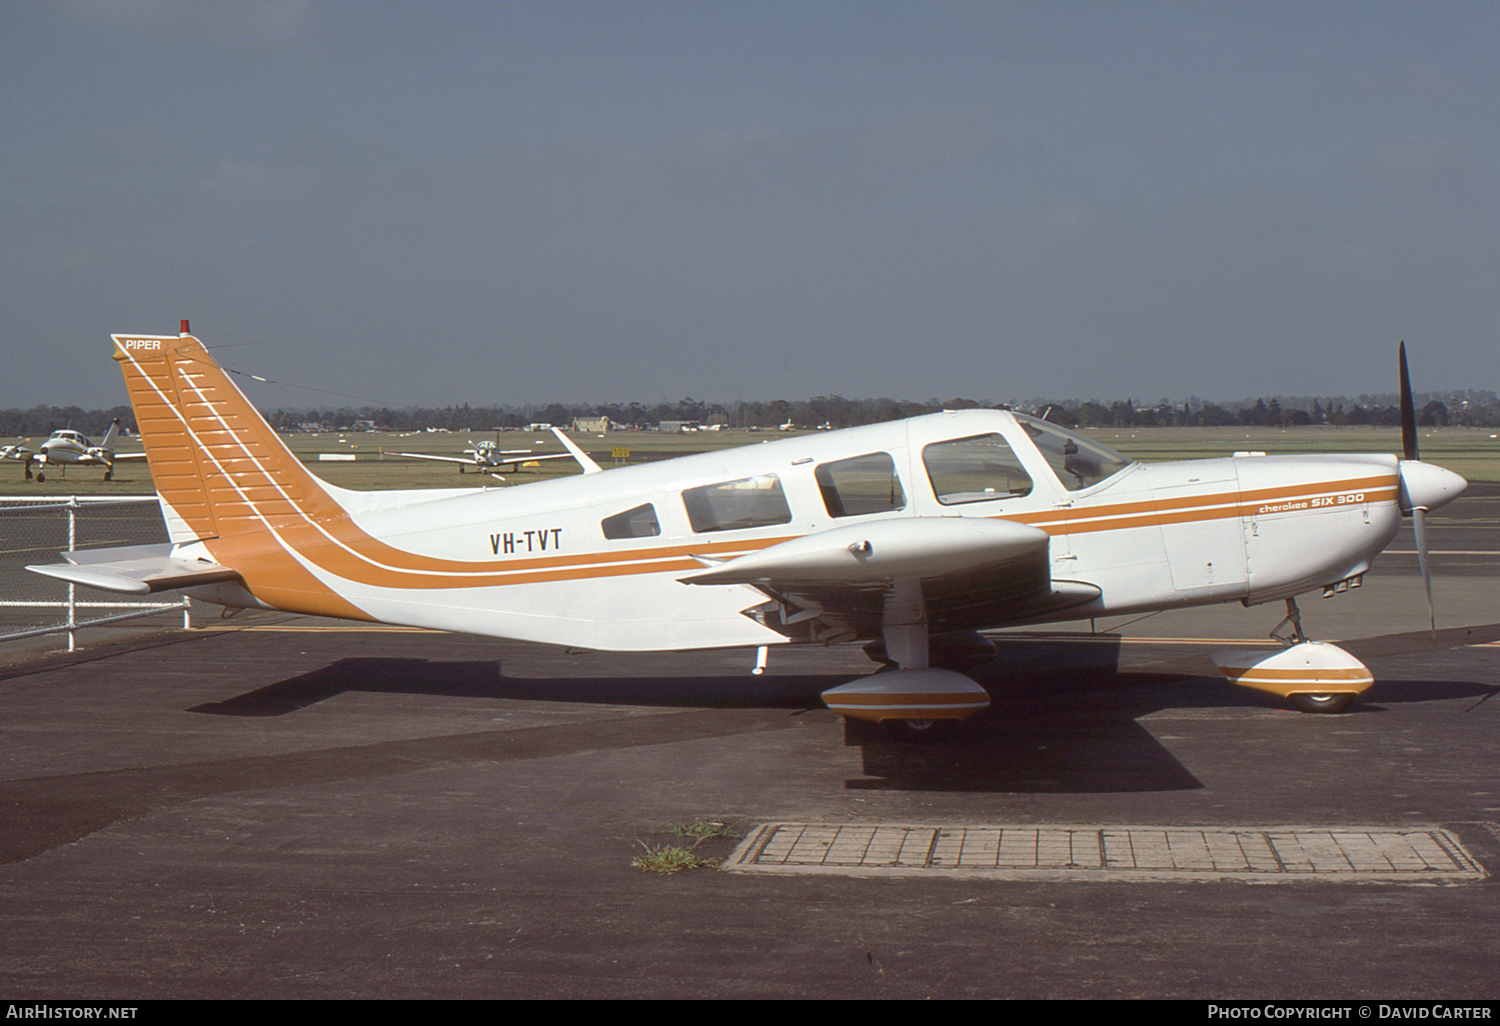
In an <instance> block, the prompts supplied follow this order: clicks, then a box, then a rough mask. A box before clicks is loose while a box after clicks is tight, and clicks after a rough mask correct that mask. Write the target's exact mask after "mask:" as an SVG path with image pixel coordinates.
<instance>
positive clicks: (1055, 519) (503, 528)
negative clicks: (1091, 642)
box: [168, 410, 1401, 650]
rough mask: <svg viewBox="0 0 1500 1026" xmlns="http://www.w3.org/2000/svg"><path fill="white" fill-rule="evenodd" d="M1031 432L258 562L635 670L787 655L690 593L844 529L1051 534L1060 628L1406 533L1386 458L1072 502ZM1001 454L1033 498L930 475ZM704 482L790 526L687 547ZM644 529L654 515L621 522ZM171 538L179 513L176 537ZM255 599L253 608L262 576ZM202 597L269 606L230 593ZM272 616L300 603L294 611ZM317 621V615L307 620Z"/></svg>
mask: <svg viewBox="0 0 1500 1026" xmlns="http://www.w3.org/2000/svg"><path fill="white" fill-rule="evenodd" d="M1037 424H1038V422H1035V421H1029V420H1024V419H1018V418H1017V417H1015V416H1013V415H1011V414H1009V413H1006V412H1002V411H978V410H976V411H962V412H954V413H941V414H933V415H930V416H926V417H919V418H915V419H913V420H908V421H901V422H893V423H888V424H878V425H871V426H868V427H861V428H852V429H848V430H845V431H839V432H829V433H819V434H809V435H804V436H800V437H796V438H789V439H782V440H778V441H774V442H767V443H762V444H759V445H747V446H743V447H740V448H735V449H729V450H724V451H720V452H715V453H705V454H701V455H696V456H690V457H685V458H680V459H675V460H668V461H662V462H660V463H649V464H643V465H637V466H632V467H625V468H618V469H614V470H610V471H608V472H607V473H604V474H593V475H588V476H579V477H571V478H564V479H561V480H555V481H545V482H538V483H534V484H528V485H525V486H521V487H514V488H505V489H491V490H476V491H464V492H461V493H451V492H450V493H441V494H438V495H435V496H434V495H433V494H432V493H421V492H408V493H402V494H401V495H399V496H395V497H392V495H391V494H390V493H356V492H347V491H343V490H339V489H333V488H330V489H329V492H330V494H332V495H333V496H334V497H335V498H336V499H337V501H338V502H339V503H340V504H342V505H343V506H344V508H345V509H346V510H348V511H349V516H350V520H351V521H352V525H353V528H355V529H357V533H358V534H359V535H363V536H367V537H368V538H370V539H378V540H379V542H380V543H383V546H388V547H390V549H389V550H385V551H384V554H382V551H377V550H375V549H372V548H369V547H365V546H362V545H361V544H358V543H356V542H351V541H350V540H349V538H348V537H343V536H339V535H338V533H337V532H334V531H327V530H320V531H319V538H320V540H319V541H317V542H316V543H315V544H313V545H308V544H306V543H302V544H299V545H290V544H289V543H288V542H287V541H286V540H285V538H281V537H279V536H278V535H277V534H276V532H274V531H273V532H268V533H267V534H266V536H265V537H266V541H265V542H264V544H266V545H273V544H274V545H280V546H282V547H283V548H285V549H286V550H287V551H289V552H292V553H293V555H294V556H295V558H296V560H297V562H298V563H299V564H300V565H301V566H302V567H303V568H304V569H305V570H306V571H307V573H308V574H310V575H311V576H312V577H313V578H316V579H317V581H318V582H320V583H321V585H322V586H323V587H324V588H326V589H327V590H328V591H329V592H332V593H335V594H337V595H338V596H340V597H341V598H343V599H345V600H347V601H348V602H349V603H352V604H353V605H354V606H355V607H358V608H359V609H360V610H363V611H364V612H365V613H367V614H368V615H369V616H370V617H371V618H373V619H377V620H381V621H384V622H389V623H401V624H410V625H414V626H423V627H435V628H442V629H447V630H460V631H466V632H471V633H476V634H488V635H495V636H501V637H509V638H521V639H526V640H533V641H539V642H548V643H555V644H563V645H573V646H579V647H588V648H597V649H611V650H639V649H684V648H711V647H724V646H745V645H768V644H777V643H781V642H785V641H786V640H788V639H787V637H785V636H784V635H783V634H781V633H778V632H777V631H775V630H772V629H770V628H769V627H767V626H764V625H763V624H762V623H760V622H758V621H757V620H755V619H752V618H751V617H749V616H747V615H742V613H743V611H745V610H746V609H747V608H749V607H752V606H755V605H756V604H757V603H761V602H765V601H766V597H765V595H764V594H762V593H761V592H760V591H758V590H757V589H756V588H754V587H752V586H750V585H746V584H725V585H714V586H704V585H698V586H693V585H689V584H686V583H684V582H683V578H685V577H688V576H690V575H691V574H692V573H693V572H695V571H698V570H701V569H702V568H703V567H705V566H709V565H713V564H715V563H716V562H718V561H721V560H727V559H733V558H735V557H737V556H740V555H744V554H747V553H752V552H756V551H758V550H762V549H765V548H767V547H769V546H771V545H775V544H778V543H782V542H786V541H788V540H790V539H795V538H800V537H803V536H807V535H811V534H813V533H815V532H822V531H828V530H830V529H832V528H838V527H847V526H849V525H852V524H860V523H870V522H876V521H881V520H895V519H902V518H932V517H980V518H995V519H1005V520H1012V521H1016V522H1019V523H1023V524H1028V525H1031V526H1033V527H1036V528H1040V529H1041V530H1043V531H1045V532H1046V533H1047V535H1048V536H1049V542H1048V558H1049V559H1050V565H1051V572H1052V578H1053V580H1054V582H1078V583H1080V584H1083V585H1091V586H1093V587H1096V588H1097V589H1098V595H1097V597H1096V598H1094V599H1093V600H1092V601H1089V602H1087V603H1085V604H1081V605H1076V606H1074V607H1073V608H1071V609H1069V610H1068V611H1066V612H1065V613H1057V614H1051V615H1049V616H1048V618H1049V619H1065V618H1068V619H1072V618H1086V617H1095V616H1101V615H1105V614H1113V613H1129V612H1134V611H1142V610H1153V609H1163V608H1171V607H1174V606H1188V605H1201V604H1208V603H1219V602H1230V601H1244V602H1247V603H1256V602H1264V601H1269V600H1273V599H1278V598H1283V597H1289V596H1292V595H1296V594H1298V593H1301V592H1305V591H1308V590H1310V589H1313V588H1316V587H1319V586H1323V585H1330V584H1334V583H1336V582H1339V581H1342V580H1345V579H1348V578H1350V577H1353V576H1356V575H1358V574H1360V573H1363V572H1364V571H1365V570H1366V569H1368V567H1369V565H1370V562H1371V560H1372V559H1374V557H1375V555H1376V554H1377V553H1379V552H1380V550H1381V549H1382V548H1383V547H1384V546H1385V545H1387V544H1388V543H1389V542H1390V541H1391V539H1392V538H1393V537H1394V536H1395V533H1396V531H1397V528H1398V526H1399V522H1400V516H1401V509H1400V506H1399V505H1398V502H1399V497H1398V491H1399V484H1398V482H1399V475H1398V462H1397V460H1396V458H1395V457H1393V456H1382V455H1369V456H1345V457H1329V458H1316V457H1234V458H1224V459H1209V460H1198V461H1191V462H1177V463H1161V464H1154V465H1144V464H1138V463H1129V462H1122V463H1121V464H1120V465H1119V469H1117V470H1115V471H1113V472H1111V473H1110V474H1109V475H1108V476H1106V477H1104V478H1103V479H1102V480H1099V481H1097V482H1091V483H1089V484H1088V485H1087V486H1081V487H1077V488H1075V489H1073V490H1069V489H1068V488H1066V487H1064V485H1063V483H1062V481H1061V480H1060V473H1061V471H1060V470H1059V469H1058V468H1059V467H1061V466H1062V459H1063V458H1062V457H1058V459H1057V460H1056V461H1053V462H1049V460H1048V458H1047V456H1045V455H1044V453H1043V452H1042V450H1041V449H1040V448H1039V447H1038V445H1037V443H1036V442H1035V441H1033V438H1035V437H1037V436H1038V434H1039V433H1040V431H1039V429H1038V427H1037ZM996 435H998V436H1001V437H1002V438H1003V440H1004V443H1005V444H1007V445H1008V447H1009V449H1010V450H1011V452H1012V453H1013V454H1014V458H1015V460H1016V461H1018V462H1019V463H1020V465H1021V468H1022V470H1023V471H1024V473H1021V474H1020V475H1019V476H1020V477H1029V479H1030V485H1029V489H1028V490H1026V491H1025V493H1024V494H1000V492H999V491H994V492H993V493H992V492H991V491H990V490H989V489H978V490H974V491H968V492H963V491H960V490H958V486H955V485H953V484H952V483H951V482H944V481H941V480H939V478H941V474H942V471H941V469H939V468H938V467H937V464H936V461H935V458H934V455H933V454H934V453H936V452H940V451H942V450H941V447H942V446H943V445H947V444H950V443H952V441H953V440H965V439H973V438H976V437H985V438H993V436H996ZM996 444H998V443H996ZM933 447H936V448H933ZM860 454H872V455H873V454H885V455H887V456H888V457H889V463H890V465H891V467H893V468H894V477H895V478H896V479H897V482H896V484H895V485H893V486H892V487H891V488H890V491H891V493H892V496H894V498H889V499H886V500H882V501H884V506H883V507H882V508H881V509H879V510H878V511H876V512H868V513H853V514H849V515H842V516H835V515H834V514H833V513H832V512H831V511H830V502H829V498H828V485H827V481H826V479H825V478H826V474H827V471H826V469H825V470H823V471H820V468H826V467H827V466H831V465H837V464H838V463H839V461H845V460H847V459H848V458H849V457H851V456H857V455H860ZM1073 458H1076V457H1073V456H1071V455H1070V456H1069V457H1068V459H1073ZM878 462H881V463H884V462H885V461H884V457H881V458H880V460H879V461H878ZM976 466H977V464H976ZM820 474H823V475H824V477H821V478H820ZM773 477H774V482H771V481H770V479H771V478H773ZM1079 480H1080V481H1081V480H1084V478H1081V477H1080V478H1079ZM712 482H725V483H734V484H733V486H732V487H728V488H726V489H725V490H724V492H723V494H725V495H729V496H730V497H731V498H735V497H736V495H737V492H736V490H738V497H741V498H743V499H744V500H745V502H746V503H747V504H749V506H751V507H753V506H755V505H756V504H757V503H758V502H760V500H761V499H762V498H765V497H766V496H767V495H768V494H769V492H770V490H771V489H773V488H774V489H776V490H778V491H779V492H780V493H781V494H782V495H783V496H784V506H785V509H786V511H787V512H786V519H784V520H782V521H781V522H767V523H762V524H761V525H760V526H751V527H744V528H739V527H736V526H734V525H733V524H729V525H722V524H715V525H714V528H713V529H710V530H704V529H703V524H702V523H701V522H698V523H697V529H695V520H694V516H695V513H694V510H693V506H692V503H693V502H694V501H696V500H695V499H694V498H693V497H692V496H691V495H690V494H689V493H690V492H692V491H693V490H694V489H700V488H702V486H704V485H705V484H706V483H712ZM945 488H946V489H948V491H946V492H945V491H944V489H945ZM642 507H649V514H645V513H641V514H636V515H635V516H634V517H633V518H632V517H631V516H627V514H631V513H632V512H633V511H637V510H639V509H641V508H642ZM776 508H778V509H779V508H780V507H779V506H778V507H776ZM173 519H174V516H173V513H172V511H171V510H168V520H169V524H170V523H171V522H172V521H173ZM626 522H630V523H632V525H633V526H632V527H630V528H629V530H632V531H642V532H644V531H646V530H647V529H648V528H646V527H641V526H640V524H648V527H649V528H650V529H652V530H654V533H641V534H638V535H627V536H619V535H620V531H621V530H622V528H620V527H619V526H618V525H620V524H622V523H626ZM648 522H649V523H648ZM607 525H609V526H607ZM607 533H611V534H614V535H615V536H614V537H607V536H606V535H607ZM176 540H180V541H183V542H186V541H188V539H187V538H185V537H179V538H177V539H176ZM216 548H217V546H216V545H215V543H214V542H212V541H209V542H202V543H192V544H185V545H183V546H181V547H180V554H181V555H183V556H185V557H191V556H192V555H194V554H201V555H207V556H209V557H210V558H215V557H214V553H215V551H216ZM392 550H396V552H397V556H399V558H396V556H393V555H392ZM252 562H253V561H252ZM235 565H236V566H244V565H246V560H244V559H243V558H241V559H240V560H239V561H238V562H236V563H235ZM246 579H247V581H252V584H251V589H252V591H253V590H254V584H253V576H251V575H247V577H246ZM194 594H196V595H199V596H200V597H203V598H208V599H212V600H214V601H220V602H224V603H226V604H229V605H260V604H262V603H261V602H259V601H257V600H256V598H255V597H253V595H252V594H250V593H247V591H246V590H245V589H244V588H241V587H239V586H238V585H214V586H206V587H203V588H200V589H197V590H195V591H194ZM275 605H276V607H277V608H295V606H296V603H295V601H292V602H289V601H288V600H287V599H286V598H285V597H282V598H279V599H278V600H277V601H276V603H275ZM307 609H308V611H311V612H320V611H322V609H321V608H320V606H319V604H318V603H317V602H314V601H312V600H311V599H310V600H309V603H308V607H307ZM1001 625H1003V624H1002V623H993V624H987V625H984V626H1001Z"/></svg>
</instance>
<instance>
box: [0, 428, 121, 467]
mask: <svg viewBox="0 0 1500 1026" xmlns="http://www.w3.org/2000/svg"><path fill="white" fill-rule="evenodd" d="M119 432H120V422H119V421H118V420H117V421H115V422H114V423H113V424H111V425H110V426H109V430H108V431H107V432H105V435H104V437H103V438H102V439H101V440H100V442H99V444H98V445H95V444H94V443H93V442H91V441H89V439H88V437H87V436H86V435H85V434H84V433H83V432H82V431H74V430H73V429H72V428H63V429H61V430H59V431H54V432H52V437H51V438H48V439H47V440H46V441H45V442H43V443H42V447H41V449H40V450H39V451H38V452H35V453H30V452H27V451H26V450H25V449H22V448H20V447H16V448H17V451H16V452H15V453H14V454H12V453H10V452H6V453H5V455H6V456H8V457H11V458H13V459H24V460H25V461H26V480H28V481H30V480H31V478H32V472H31V468H32V466H36V467H37V471H36V479H37V481H38V482H41V481H46V480H47V473H46V467H47V466H48V464H53V463H55V464H57V465H58V466H60V467H62V469H63V473H64V475H66V474H67V470H68V467H69V466H72V465H78V466H84V467H103V468H104V480H106V481H112V480H114V476H115V464H116V463H118V462H120V461H121V460H143V459H145V458H146V454H145V453H143V452H122V453H116V452H115V437H116V436H117V435H118V434H119ZM8 448H9V447H8Z"/></svg>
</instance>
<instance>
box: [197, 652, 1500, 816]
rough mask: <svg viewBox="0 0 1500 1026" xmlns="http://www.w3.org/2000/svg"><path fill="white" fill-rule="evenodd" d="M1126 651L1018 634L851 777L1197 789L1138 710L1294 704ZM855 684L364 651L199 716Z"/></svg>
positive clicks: (644, 702)
mask: <svg viewBox="0 0 1500 1026" xmlns="http://www.w3.org/2000/svg"><path fill="white" fill-rule="evenodd" d="M1121 648H1122V646H1121V644H1120V639H1119V638H1118V637H1113V636H1102V635H1101V636H1094V637H1093V638H1092V639H1091V640H1090V643H1089V644H1087V645H1078V644H1076V643H1075V642H1073V641H1064V640H1061V639H1047V638H1038V639H1027V640H1023V641H1016V642H1011V643H1007V644H1006V645H1005V646H1004V647H1003V650H1002V655H1001V656H1000V657H999V658H997V659H995V660H992V661H990V662H989V663H986V664H984V665H982V666H979V667H970V668H969V669H970V672H971V673H972V674H973V676H974V677H975V679H977V680H978V681H979V682H980V683H981V684H982V685H984V686H985V688H986V689H987V690H988V691H989V692H990V695H991V698H992V702H993V704H992V705H991V707H990V708H989V709H988V710H986V711H985V712H984V713H982V714H981V715H979V716H977V717H975V718H973V719H971V720H969V721H967V722H965V723H962V724H956V725H952V726H953V728H954V729H952V730H949V731H940V732H938V733H940V734H941V735H942V736H941V737H934V736H931V735H928V734H925V733H913V732H911V731H909V730H907V729H906V728H905V727H904V726H896V725H889V724H887V725H880V726H876V725H874V724H868V723H863V722H860V721H846V723H845V727H844V743H845V744H846V745H848V746H851V747H858V748H860V749H861V750H862V758H863V764H864V771H865V774H866V776H865V778H864V779H860V780H851V781H849V782H847V786H848V787H850V788H859V789H882V790H885V789H889V790H915V791H920V790H933V791H1001V792H1011V793H1125V792H1146V791H1177V790H1193V789H1197V788H1200V787H1202V784H1201V783H1200V782H1199V781H1198V779H1197V778H1196V777H1194V776H1193V774H1192V773H1191V772H1190V771H1188V770H1187V769H1186V768H1185V767H1184V766H1183V765H1182V764H1181V763H1180V762H1179V761H1178V760H1177V759H1176V758H1175V757H1174V756H1173V755H1172V754H1171V753H1170V752H1169V751H1168V750H1167V749H1166V748H1164V747H1163V746H1162V745H1161V744H1160V743H1159V742H1158V741H1157V740H1156V739H1155V738H1154V737H1153V736H1152V735H1151V733H1150V732H1149V731H1148V730H1147V729H1146V728H1145V727H1143V726H1142V725H1141V723H1140V722H1139V720H1140V718H1141V717H1143V716H1145V715H1148V714H1150V713H1153V712H1158V711H1160V710H1163V709H1187V708H1201V709H1226V710H1227V709H1232V708H1252V707H1263V708H1280V707H1282V705H1283V703H1281V702H1280V701H1279V700H1278V699H1275V698H1273V697H1271V696H1268V695H1261V694H1258V693H1255V692H1250V691H1245V690H1241V689H1238V688H1234V687H1232V686H1230V685H1228V684H1226V683H1224V682H1223V681H1222V680H1220V679H1218V678H1216V677H1210V676H1209V675H1208V674H1206V673H1204V672H1194V669H1193V667H1194V662H1193V659H1194V657H1192V656H1188V657H1186V658H1181V657H1180V658H1177V659H1175V660H1165V661H1164V660H1161V659H1157V660H1155V661H1154V662H1149V663H1145V664H1142V665H1139V666H1137V667H1134V668H1132V667H1131V666H1130V665H1128V663H1129V659H1127V665H1125V666H1122V665H1121V656H1122V651H1121ZM1197 658H1201V656H1199V657H1197ZM1137 661H1138V662H1139V659H1138V658H1137ZM1204 665H1207V664H1206V663H1205V664H1204ZM848 679H849V675H848V673H847V672H842V673H837V674H800V675H797V674H791V675H767V676H761V677H756V676H751V675H748V674H744V675H735V674H727V675H681V674H677V675H673V674H660V675H654V676H613V677H604V676H563V677H538V676H515V677H511V676H506V675H505V674H504V673H503V671H502V670H501V669H500V668H499V666H498V665H497V663H496V661H494V660H470V661H454V662H441V661H434V660H426V659H413V658H368V657H365V658H348V659H340V660H338V661H337V662H334V663H330V664H329V665H327V666H325V667H322V668H320V669H318V670H314V671H312V672H310V673H306V674H300V675H298V676H296V677H291V678H288V679H286V680H283V681H278V682H277V683H274V684H270V685H267V686H266V687H262V688H257V689H256V690H254V691H249V692H246V693H245V694H242V695H238V696H236V697H234V698H230V699H227V700H225V701H223V702H215V703H209V704H205V705H199V706H196V707H194V708H193V709H191V710H190V711H192V712H199V713H206V714H212V715H220V716H285V715H289V714H294V713H296V712H298V711H299V710H302V709H305V708H308V707H309V706H312V705H314V704H317V703H319V702H322V701H324V700H326V699H329V698H332V697H334V696H336V695H339V694H343V693H347V692H361V693H367V694H390V695H428V696H443V697H462V698H474V699H493V700H501V701H526V702H563V703H579V704H589V705H624V706H643V707H657V708H680V709H719V710H734V709H786V710H790V711H792V714H793V715H795V714H796V712H798V711H804V710H812V709H820V708H822V703H821V701H820V699H819V695H820V693H821V692H823V691H825V690H827V689H828V688H831V687H835V686H837V685H839V684H842V683H845V682H846V681H847V680H848ZM1491 692H1492V689H1490V688H1488V687H1486V686H1484V685H1478V684H1467V683H1462V682H1455V681H1439V680H1418V681H1411V680H1407V681H1403V680H1394V681H1389V682H1381V683H1377V684H1376V685H1375V687H1374V688H1372V689H1371V691H1370V692H1369V693H1367V697H1366V699H1365V700H1364V701H1363V702H1361V703H1360V704H1358V705H1356V706H1355V707H1354V711H1352V712H1351V713H1346V714H1345V715H1360V714H1366V713H1374V712H1380V711H1382V708H1383V706H1384V705H1385V704H1395V703H1401V702H1416V701H1430V700H1435V699H1441V698H1454V697H1461V696H1476V697H1483V696H1488V695H1489V694H1490V693H1491ZM1299 715H1300V714H1299ZM622 729H623V728H622ZM732 732H734V731H729V730H726V733H732ZM933 741H936V742H938V743H931V742H933Z"/></svg>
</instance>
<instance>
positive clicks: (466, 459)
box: [385, 452, 484, 467]
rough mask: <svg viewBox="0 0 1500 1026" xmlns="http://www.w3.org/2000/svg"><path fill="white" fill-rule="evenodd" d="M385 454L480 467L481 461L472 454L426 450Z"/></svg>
mask: <svg viewBox="0 0 1500 1026" xmlns="http://www.w3.org/2000/svg"><path fill="white" fill-rule="evenodd" d="M385 455H387V456H404V457H406V458H407V459H409V460H437V461H438V462H439V463H462V464H464V465H465V466H470V467H482V466H484V464H483V463H480V462H479V461H478V460H476V459H474V458H473V457H472V456H434V455H432V454H431V453H427V452H388V453H386V454H385Z"/></svg>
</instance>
